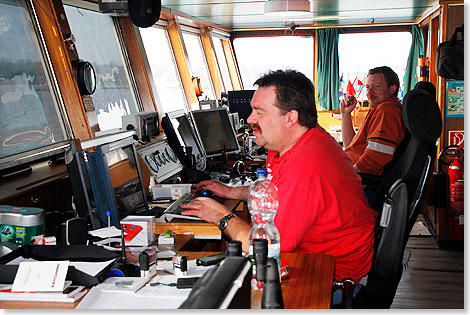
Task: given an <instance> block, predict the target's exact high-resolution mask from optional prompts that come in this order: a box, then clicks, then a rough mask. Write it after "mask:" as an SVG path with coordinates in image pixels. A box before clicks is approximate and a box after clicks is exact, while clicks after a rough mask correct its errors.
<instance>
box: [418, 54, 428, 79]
mask: <svg viewBox="0 0 470 315" xmlns="http://www.w3.org/2000/svg"><path fill="white" fill-rule="evenodd" d="M416 70H417V73H418V81H427V80H428V78H429V60H428V58H426V57H424V56H419V58H418V68H417V69H416Z"/></svg>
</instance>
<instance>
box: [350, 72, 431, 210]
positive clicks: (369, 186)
mask: <svg viewBox="0 0 470 315" xmlns="http://www.w3.org/2000/svg"><path fill="white" fill-rule="evenodd" d="M416 89H420V90H424V91H426V92H428V93H429V94H430V95H431V97H433V99H434V100H435V99H436V87H435V86H434V84H432V83H431V82H429V81H419V82H418V83H416V85H415V87H414V90H416ZM410 138H411V134H410V131H409V130H408V128H406V129H405V137H404V138H403V140H402V141H401V142H400V144H399V145H398V146H397V148H396V150H395V153H394V154H393V159H392V160H391V161H390V162H388V163H387V165H385V167H384V170H383V172H382V174H381V175H374V174H367V173H362V172H358V175H359V176H361V179H362V186H363V188H364V191H367V192H368V193H367V194H366V195H367V196H371V197H370V200H369V201H371V200H372V198H373V197H374V196H375V193H376V192H377V190H378V188H379V186H380V185H381V184H382V182H383V181H384V179H385V177H386V176H387V175H388V173H390V171H391V170H392V169H393V167H394V166H395V165H396V164H397V162H398V161H399V160H400V158H401V157H402V156H403V153H405V150H406V148H407V147H408V143H409V142H410Z"/></svg>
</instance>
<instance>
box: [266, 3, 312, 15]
mask: <svg viewBox="0 0 470 315" xmlns="http://www.w3.org/2000/svg"><path fill="white" fill-rule="evenodd" d="M307 13H310V1H309V0H266V2H265V3H264V14H267V15H274V16H298V15H304V14H307Z"/></svg>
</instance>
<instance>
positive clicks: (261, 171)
mask: <svg viewBox="0 0 470 315" xmlns="http://www.w3.org/2000/svg"><path fill="white" fill-rule="evenodd" d="M256 176H258V177H267V176H268V170H267V169H265V168H258V169H257V170H256Z"/></svg>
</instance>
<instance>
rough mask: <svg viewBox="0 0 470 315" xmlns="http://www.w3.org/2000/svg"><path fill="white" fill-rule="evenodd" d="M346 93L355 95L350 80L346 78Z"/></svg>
mask: <svg viewBox="0 0 470 315" xmlns="http://www.w3.org/2000/svg"><path fill="white" fill-rule="evenodd" d="M346 93H347V94H348V95H352V96H356V90H355V89H354V86H353V85H352V83H351V80H348V87H347V88H346Z"/></svg>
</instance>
